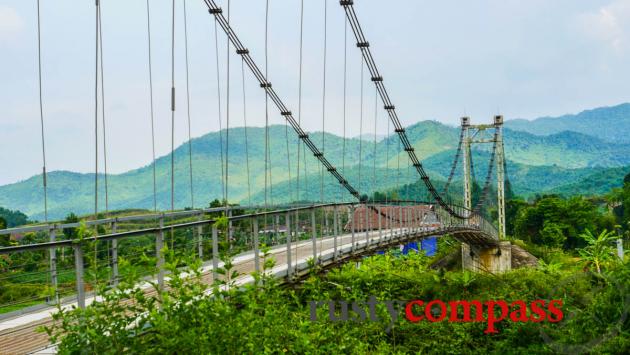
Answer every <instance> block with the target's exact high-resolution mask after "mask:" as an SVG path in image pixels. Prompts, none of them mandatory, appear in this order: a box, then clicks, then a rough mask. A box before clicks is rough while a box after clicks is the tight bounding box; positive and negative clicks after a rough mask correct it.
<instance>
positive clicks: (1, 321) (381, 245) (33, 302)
mask: <svg viewBox="0 0 630 355" xmlns="http://www.w3.org/2000/svg"><path fill="white" fill-rule="evenodd" d="M200 1H201V0H200ZM101 3H102V1H99V0H96V3H95V25H96V26H95V39H96V40H95V48H96V55H95V72H94V75H95V87H94V100H95V111H94V128H95V133H94V134H95V137H94V143H95V146H94V149H95V159H94V163H95V179H94V214H93V216H92V217H86V218H84V221H83V222H54V221H49V220H48V196H47V178H46V176H47V169H46V149H45V148H46V144H45V142H46V140H45V137H46V135H45V133H46V131H45V125H44V116H45V115H44V110H43V103H42V100H41V95H42V93H41V81H42V71H41V63H42V56H41V49H40V51H39V63H40V65H39V79H40V80H39V82H40V92H39V95H40V96H39V97H40V118H41V127H42V129H41V144H42V158H43V169H42V177H43V178H42V187H43V196H42V201H43V206H44V212H45V213H44V221H43V223H38V224H35V225H28V226H22V227H15V228H9V229H4V230H0V236H17V235H20V236H23V235H35V236H38V237H40V238H39V239H38V238H34V241H31V242H29V241H26V242H24V241H21V242H19V243H15V244H16V245H11V246H4V247H0V260H6V261H7V263H6V267H3V268H0V270H1V271H2V273H1V274H0V285H3V284H7V285H9V284H10V285H13V286H12V287H26V286H27V285H31V284H33V283H34V282H40V283H43V284H45V285H46V292H44V294H41V293H39V294H32V295H31V296H30V297H20V296H8V297H5V300H4V302H3V304H0V306H3V307H7V308H10V309H12V311H11V312H7V313H5V314H0V349H2V352H9V353H30V352H37V351H41V350H42V349H44V350H43V351H46V350H45V349H47V347H48V346H49V345H50V344H48V337H47V335H46V334H44V333H38V332H37V331H36V328H37V327H39V326H41V325H45V324H49V323H50V322H52V318H51V312H54V310H55V306H56V305H61V306H62V307H73V306H76V307H86V306H88V305H89V304H90V303H91V302H94V301H98V299H99V295H98V292H97V290H98V289H99V288H98V286H99V285H103V284H105V285H107V286H108V287H112V288H114V287H116V285H117V283H118V282H119V281H120V280H121V279H122V278H123V277H124V272H125V271H124V267H122V266H121V260H125V261H126V262H128V263H132V264H133V263H135V264H137V265H139V267H141V268H143V269H142V270H144V277H145V280H146V281H152V280H153V281H155V282H156V284H157V285H158V288H163V287H165V282H166V281H165V280H168V274H167V273H166V271H165V267H164V265H165V262H166V260H165V251H166V250H169V251H173V252H176V253H179V254H180V255H187V256H194V257H196V258H199V259H201V261H202V263H203V275H204V280H207V282H208V283H212V282H213V281H214V280H217V279H219V278H221V277H222V276H221V275H220V274H219V273H218V270H219V269H220V268H221V267H222V266H223V265H224V264H223V261H222V260H221V259H222V258H221V255H222V253H224V252H230V253H231V254H233V255H234V260H233V263H234V265H235V268H236V270H238V271H239V272H240V273H241V274H242V275H243V276H241V277H239V278H238V280H236V281H237V284H243V283H247V282H251V281H252V280H253V278H252V276H251V273H253V272H260V271H261V270H262V262H263V261H261V248H263V247H265V246H266V247H269V248H270V249H269V254H270V255H271V256H272V257H273V258H274V259H275V260H276V266H275V267H274V268H273V269H272V270H270V272H271V273H272V274H273V275H275V276H276V277H278V278H281V279H282V280H284V282H294V281H296V280H298V279H299V278H301V277H303V276H304V275H306V274H308V273H309V272H310V270H311V268H312V267H314V266H316V267H318V268H326V267H332V266H334V265H338V264H340V263H344V262H347V261H350V260H357V259H358V258H361V257H363V256H365V255H369V254H373V253H376V252H379V251H384V250H389V249H393V248H397V247H399V246H400V245H402V244H405V243H409V242H413V241H418V240H421V239H423V238H427V237H433V236H443V235H450V236H452V237H454V238H455V239H457V240H458V241H460V242H462V243H463V248H462V264H463V266H464V267H466V268H469V269H472V270H480V271H484V272H501V271H504V270H508V269H509V268H510V259H509V258H510V255H509V248H507V249H506V245H505V243H507V244H508V246H509V242H505V241H504V239H505V223H506V221H505V207H504V199H505V185H506V181H507V172H506V169H505V157H504V153H503V136H502V126H503V118H502V116H495V117H494V118H493V120H492V121H491V122H490V123H489V124H477V125H475V124H472V123H471V120H470V118H468V117H463V118H462V119H461V131H460V135H459V142H458V146H457V150H456V153H455V155H454V157H453V162H452V164H451V166H450V169H449V170H450V172H449V174H448V177H447V179H446V181H445V182H444V183H443V186H441V187H440V188H438V187H437V186H436V185H437V184H434V180H432V179H431V178H430V177H429V175H428V173H427V170H426V169H425V166H424V165H423V164H422V163H421V160H420V157H419V156H418V155H417V154H416V149H415V148H414V147H413V145H412V142H411V141H410V139H409V137H408V136H407V132H406V130H405V127H404V126H403V125H402V124H401V122H400V120H399V118H398V114H397V109H396V107H395V106H394V104H393V102H392V100H391V98H390V96H389V93H388V91H387V89H386V86H385V80H384V77H383V75H382V74H381V72H380V71H379V69H378V67H377V64H376V63H377V62H376V61H375V59H374V57H373V55H372V47H371V46H370V43H369V42H368V40H367V38H366V36H365V34H364V31H363V29H362V27H361V24H360V21H359V18H358V16H357V13H356V11H355V6H354V3H353V1H352V0H342V1H339V2H338V5H339V6H340V11H342V12H343V14H344V19H345V20H344V22H345V23H344V26H345V29H346V31H345V38H344V42H345V43H344V44H345V48H344V56H343V61H344V63H343V65H344V70H345V69H346V68H347V53H346V52H347V51H348V50H352V49H353V47H354V48H355V49H356V50H357V51H358V52H359V53H360V55H361V58H362V59H361V108H360V113H361V114H360V116H359V120H360V127H361V129H363V126H364V123H365V122H364V115H363V91H364V81H366V82H368V83H369V82H371V83H372V84H373V85H374V90H375V98H374V100H375V101H374V104H375V106H374V127H375V132H374V141H375V142H376V126H377V119H378V111H380V110H383V111H385V113H386V119H385V120H386V121H387V127H388V132H387V133H388V134H391V133H392V132H391V131H390V125H391V126H393V133H394V135H393V137H394V138H395V141H397V147H396V148H392V152H391V157H394V156H395V155H397V154H399V153H404V154H405V155H406V158H407V162H408V166H407V167H408V171H410V170H411V171H414V170H415V174H417V179H418V181H419V185H418V186H421V187H422V188H423V192H422V193H419V194H418V196H413V198H411V199H406V200H402V199H400V198H394V196H392V195H390V194H387V193H385V194H383V196H384V198H383V199H379V198H377V196H378V194H377V193H376V192H377V191H376V189H375V186H376V166H377V165H378V166H383V165H385V166H386V167H387V169H389V164H390V162H389V160H390V151H389V149H390V147H389V146H390V144H389V141H388V143H387V154H386V157H385V164H383V163H382V162H377V159H379V155H378V154H376V153H375V151H374V152H372V154H369V153H370V152H365V151H364V150H363V148H362V146H361V143H359V144H360V146H359V151H358V153H359V156H358V157H357V156H351V155H350V153H348V152H346V147H345V140H344V146H343V152H342V157H341V159H339V157H329V156H328V155H326V141H325V135H324V131H325V128H326V116H327V115H326V112H327V111H326V85H327V83H326V61H327V60H328V54H327V52H326V51H327V47H326V40H327V21H328V20H327V16H328V14H329V12H331V11H332V10H331V9H328V8H327V6H328V3H329V2H328V1H324V2H322V6H324V28H323V33H324V36H323V38H324V53H323V62H324V66H323V68H324V73H323V79H322V87H323V93H322V117H321V118H322V121H321V123H322V133H321V137H320V139H316V138H317V137H315V136H314V135H311V134H309V133H308V132H307V131H305V130H304V129H303V127H302V121H301V117H302V66H303V65H302V64H303V61H302V57H303V49H302V41H303V39H302V37H303V36H302V31H303V19H304V2H303V1H302V3H301V7H300V48H299V52H298V56H299V68H300V73H299V78H300V80H299V89H298V91H299V94H298V105H297V111H296V113H295V114H294V113H293V111H292V110H291V108H290V107H289V106H287V105H286V104H285V101H284V100H283V97H282V96H281V94H280V93H278V92H276V89H275V88H274V86H273V85H272V81H271V78H270V77H269V76H268V75H267V74H268V70H267V67H268V63H267V61H268V60H267V57H268V55H267V50H268V45H267V37H268V34H267V26H268V15H269V14H268V12H269V11H268V1H267V11H266V13H265V53H264V58H265V60H264V66H263V67H261V66H259V63H258V62H256V61H255V60H254V53H250V50H249V49H248V47H247V46H246V45H245V43H243V42H242V41H241V39H240V38H239V36H238V28H234V27H233V26H231V24H230V16H229V7H230V5H229V4H230V2H229V1H227V8H222V7H220V6H219V5H218V4H217V2H216V1H214V0H203V3H204V4H205V5H206V6H207V11H208V14H209V16H210V17H209V18H208V21H212V22H210V23H213V24H214V30H215V32H214V38H215V47H216V55H217V83H216V84H217V92H218V94H219V98H220V95H221V86H222V85H221V83H220V80H219V75H218V72H219V70H221V68H220V66H219V59H218V56H219V50H218V48H219V43H218V41H219V38H220V36H225V38H226V39H227V51H228V54H227V58H226V59H227V60H226V66H227V68H226V70H227V71H228V72H229V70H230V69H229V65H230V57H231V56H232V55H236V56H237V57H239V58H240V61H241V72H242V74H243V92H245V84H244V83H245V71H246V70H248V71H249V72H250V74H251V76H252V78H253V80H254V82H256V83H257V84H258V86H259V88H260V90H262V91H263V92H264V96H265V123H266V124H265V131H264V134H265V137H264V141H265V147H264V169H263V170H264V171H250V151H249V147H248V135H247V121H246V115H245V114H244V129H245V141H244V149H245V152H246V157H247V159H246V162H245V164H246V171H247V177H246V181H247V190H248V199H247V200H248V202H249V203H247V204H242V205H238V204H235V203H234V202H232V201H231V200H230V195H229V191H230V189H229V186H230V184H234V182H231V181H230V170H229V168H230V160H229V152H230V136H229V132H230V112H229V107H230V106H229V104H228V105H227V106H226V107H225V108H226V110H225V111H226V112H223V113H224V114H225V116H226V120H225V124H226V127H225V128H226V129H225V130H221V136H220V137H221V144H220V148H221V149H220V161H221V164H220V166H214V167H213V169H214V170H216V171H220V176H221V194H220V195H219V196H208V197H207V198H208V200H212V199H215V198H216V199H220V202H221V205H220V206H216V207H212V208H195V206H196V205H195V197H196V196H198V195H196V194H195V191H194V190H193V172H194V170H193V168H194V166H193V159H192V148H191V146H190V144H191V143H190V139H189V140H188V143H187V144H188V148H189V149H188V153H189V156H188V173H189V175H188V176H187V179H188V180H189V181H190V183H189V185H190V186H189V187H190V190H189V191H187V193H189V195H190V208H187V209H184V210H177V209H176V208H175V205H176V204H175V196H176V192H175V179H176V176H177V171H176V168H175V163H174V161H175V157H174V151H175V143H174V135H173V130H174V125H175V112H176V108H179V106H180V104H178V105H177V106H176V88H175V69H174V66H175V64H174V62H175V26H176V21H175V12H176V9H177V10H178V9H179V7H177V6H178V5H181V6H182V7H181V9H182V10H183V15H184V23H183V26H184V33H185V34H187V31H188V29H187V22H186V1H181V2H179V1H173V2H172V12H173V13H172V24H171V26H172V36H173V37H172V43H171V60H172V62H171V63H172V66H171V69H172V71H171V84H172V85H171V105H170V106H171V107H170V108H171V110H170V113H171V123H172V126H171V127H172V130H171V153H170V209H169V210H165V211H160V210H159V209H158V201H157V200H158V198H157V189H158V186H157V185H158V183H157V178H156V164H152V170H153V196H148V198H149V199H152V200H153V211H152V212H144V213H142V214H137V213H136V214H120V213H116V211H111V210H110V209H109V203H108V201H109V197H110V196H109V190H108V179H107V176H108V171H107V144H108V141H107V140H106V139H105V123H106V115H105V108H104V88H103V76H104V75H103V50H102V29H101V17H102V14H101V6H102V4H101ZM331 3H332V2H331ZM146 10H147V12H146V14H147V17H146V23H147V39H148V62H147V64H148V68H149V74H150V75H149V87H150V92H151V106H150V123H151V133H152V151H153V157H152V158H153V161H154V162H155V160H156V157H155V135H154V132H153V124H154V117H153V114H154V107H153V86H152V85H153V84H152V67H151V56H152V54H151V12H150V4H149V1H147V2H146ZM39 16H40V12H39V1H38V30H39V29H40V25H39ZM187 41H188V40H187V37H185V50H186V52H185V59H186V97H187V101H188V102H187V105H186V104H185V105H184V106H186V107H187V110H186V111H187V119H188V135H189V138H191V133H190V107H189V93H188V42H187ZM38 45H40V40H39V37H38ZM40 48H41V47H40ZM261 68H264V70H263V69H261ZM227 78H228V79H227V82H226V83H223V84H224V85H223V86H224V87H225V89H226V92H225V95H226V96H227V100H228V103H229V93H230V83H229V75H227ZM346 81H347V76H346V73H345V72H344V78H343V86H344V100H343V102H344V112H343V120H344V139H345V126H346V119H347V117H346V116H347V115H346V97H345V95H346V86H347V82H346ZM329 84H330V83H329ZM219 103H220V99H219ZM377 103H380V105H377ZM243 107H244V112H246V109H245V107H246V102H245V95H244V94H243ZM218 109H219V115H218V116H219V124H220V125H222V120H221V117H222V114H223V113H222V112H221V111H220V110H221V107H220V105H219V107H218ZM272 115H279V116H281V117H282V118H284V120H285V128H286V130H285V133H286V150H287V154H286V159H287V171H288V172H289V183H290V186H292V190H291V191H290V196H289V197H288V198H287V199H285V200H286V202H283V203H278V202H277V201H276V202H275V203H274V201H273V196H274V195H273V193H272V189H273V186H274V185H273V184H272V182H273V176H272V171H271V159H272V158H274V159H278V158H280V157H275V156H273V157H272V154H271V148H270V146H269V118H270V116H272ZM232 124H233V122H232ZM100 125H102V127H103V131H102V132H100V133H101V134H102V141H100V140H99V127H100ZM291 130H292V132H291ZM361 133H362V132H361ZM289 135H295V136H297V138H298V143H297V146H296V147H293V148H294V149H296V150H297V155H296V156H297V160H296V161H293V162H292V161H291V159H290V157H291V154H290V153H289V150H290V148H291V147H290V144H289ZM392 141H394V139H392ZM99 142H101V143H102V146H100V147H99V144H100V143H99ZM109 144H111V140H110V141H109ZM117 144H118V143H117ZM476 144H477V145H482V144H489V145H491V148H489V149H488V150H489V152H490V158H489V161H488V167H487V170H486V176H485V180H484V181H483V183H482V184H481V187H480V189H479V191H478V193H477V194H476V196H475V191H474V186H476V185H477V182H476V175H475V168H474V163H473V154H472V151H473V150H472V147H473V145H476ZM374 146H375V145H374ZM99 149H102V150H100V151H99ZM374 149H375V150H376V148H374ZM100 154H103V155H104V157H105V159H104V161H105V164H104V166H103V167H102V169H101V170H99V157H100ZM307 154H308V155H309V156H312V158H314V160H315V161H317V164H318V171H319V183H320V184H319V188H320V191H319V192H320V200H319V201H304V199H301V198H300V195H301V194H302V195H303V196H304V195H305V191H304V190H305V189H307V188H308V186H309V185H308V184H307V183H306V182H305V181H304V180H305V179H306V178H307V176H308V175H307V174H306V171H307V170H306V164H307V161H308V159H307ZM312 158H310V159H311V161H312ZM366 159H371V160H372V161H370V162H367V163H366ZM339 160H341V161H342V165H341V167H337V166H335V165H334V164H333V163H332V161H339ZM346 161H348V162H350V161H356V162H358V167H357V168H358V178H357V179H350V178H348V176H347V174H346V173H347V171H348V166H347V165H350V164H346ZM292 163H293V164H294V165H292ZM300 164H302V166H300ZM460 164H461V166H459V165H460ZM370 166H371V168H372V174H370V171H369V170H370V169H369V168H370ZM458 166H459V169H458ZM301 169H303V170H302V171H301ZM100 171H103V173H104V174H103V176H104V179H99V172H100ZM458 171H461V175H462V177H463V191H458V193H453V190H454V188H453V186H454V180H455V175H456V173H457V172H458ZM291 172H293V173H294V174H295V175H294V176H295V179H291ZM300 173H302V176H300ZM260 175H264V204H260V205H255V204H252V203H251V180H252V179H253V178H254V177H255V176H260ZM370 175H371V176H370ZM392 175H393V174H392ZM180 176H181V175H180ZM493 177H496V181H494V179H493ZM388 178H389V179H392V180H394V179H399V178H400V155H398V156H397V174H396V176H388ZM325 179H333V181H335V183H336V184H337V186H336V187H335V186H333V187H332V189H333V190H334V191H333V193H334V195H336V196H338V198H337V200H336V201H326V200H325V198H324V196H326V194H325V189H328V188H329V186H330V185H329V184H325V183H324V181H325ZM103 180H104V181H103ZM370 180H371V183H372V185H371V190H370V189H364V190H361V189H359V188H358V187H359V186H362V187H363V186H370V182H369V181H370ZM232 181H233V180H232ZM240 181H242V180H239V182H237V183H242V182H240ZM398 181H399V180H398ZM493 181H494V182H495V183H494V184H493ZM102 183H104V192H105V196H104V197H105V206H104V209H101V208H102V207H103V206H102V205H99V201H101V200H102V197H103V196H100V197H99V191H102V188H103V186H99V184H102ZM392 185H394V186H396V185H397V184H396V183H394V184H392ZM398 185H399V182H398ZM493 185H495V186H496V194H497V195H496V197H493V196H492V194H493ZM460 196H461V197H460ZM197 199H198V198H197ZM460 199H461V201H462V202H461V203H457V202H454V201H460ZM197 204H198V201H197ZM490 204H492V205H493V206H495V208H496V215H497V217H496V220H492V219H490V218H489V217H488V216H489V214H488V211H487V210H488V208H487V207H488V205H490ZM86 231H87V232H86ZM41 238H44V240H42V239H41ZM2 258H4V259H2ZM0 265H1V264H0ZM146 292H147V293H148V294H151V293H154V292H155V289H152V288H151V287H149V286H148V285H147V287H146Z"/></svg>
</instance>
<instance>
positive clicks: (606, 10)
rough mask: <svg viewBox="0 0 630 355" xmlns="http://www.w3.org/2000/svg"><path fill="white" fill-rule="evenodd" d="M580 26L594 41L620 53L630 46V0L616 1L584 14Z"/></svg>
mask: <svg viewBox="0 0 630 355" xmlns="http://www.w3.org/2000/svg"><path fill="white" fill-rule="evenodd" d="M578 25H579V26H580V27H581V29H582V30H583V31H584V33H585V34H586V35H588V36H589V37H591V38H592V39H595V40H598V41H601V42H603V43H605V44H606V45H607V46H608V47H610V48H612V49H613V50H615V51H617V52H620V51H622V50H624V49H626V48H627V47H628V44H629V36H630V0H616V1H613V2H611V3H610V4H608V5H606V6H603V7H601V8H599V9H598V10H597V11H596V12H591V13H586V14H582V15H580V16H578Z"/></svg>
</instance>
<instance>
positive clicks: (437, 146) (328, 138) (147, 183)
mask: <svg viewBox="0 0 630 355" xmlns="http://www.w3.org/2000/svg"><path fill="white" fill-rule="evenodd" d="M221 133H222V134H223V140H224V142H225V134H226V132H225V131H223V132H221ZM407 134H408V137H409V140H410V142H411V143H412V145H413V146H414V148H415V149H416V153H417V154H418V156H419V157H420V159H421V160H422V161H423V163H424V165H425V167H426V168H427V170H428V172H429V173H430V175H431V177H432V179H434V180H435V181H436V183H435V184H436V186H441V183H442V182H443V181H445V180H446V177H447V176H448V174H449V172H450V166H451V163H452V160H453V157H454V154H455V149H456V148H457V140H458V137H459V128H457V127H451V126H446V125H443V124H441V123H438V122H435V121H423V122H419V123H417V124H414V125H412V126H410V127H408V128H407ZM247 137H248V144H247V149H248V152H249V154H246V146H245V129H244V128H242V127H241V128H231V129H230V130H229V141H230V149H229V154H228V160H229V167H228V176H229V177H228V180H229V191H228V198H229V200H230V201H231V202H241V203H248V201H249V200H250V199H251V201H252V203H264V201H265V192H264V191H265V174H264V171H265V158H264V147H265V145H264V129H263V128H259V127H250V128H248V129H247ZM269 137H270V143H269V144H270V167H271V174H270V175H271V176H270V177H268V179H269V180H270V181H269V182H268V186H270V187H269V188H268V192H267V200H268V202H269V203H271V202H272V201H273V202H275V203H278V202H287V201H292V200H295V199H296V198H299V199H300V200H319V199H320V198H321V195H320V189H321V184H322V181H320V174H321V165H320V164H319V162H318V161H316V159H315V158H314V157H313V156H312V154H311V153H310V151H307V152H306V154H304V150H303V148H304V147H303V146H302V147H301V148H300V149H301V154H300V157H299V159H298V154H297V149H298V148H297V147H298V139H297V137H296V135H295V133H294V132H293V131H292V130H291V128H288V129H287V128H286V127H285V126H283V125H275V126H271V127H270V131H269ZM310 137H311V139H312V140H313V142H314V143H315V144H316V145H317V146H318V147H320V149H322V147H323V151H324V153H325V156H326V157H327V158H328V159H329V161H330V162H331V163H332V164H333V165H334V166H336V167H337V169H338V170H339V171H340V172H341V173H342V174H344V175H346V176H347V179H348V181H349V182H350V183H351V184H352V185H353V186H354V187H355V188H357V189H358V190H359V191H360V192H362V193H367V192H369V191H372V190H374V189H377V190H385V189H388V188H392V187H394V186H396V185H397V184H398V183H400V184H404V183H408V182H412V181H415V180H417V173H416V172H415V171H414V169H413V168H411V169H409V168H408V158H407V154H406V152H404V151H403V152H401V151H400V146H399V139H398V137H397V135H392V136H389V137H387V138H384V139H382V140H380V141H378V142H377V143H376V145H374V143H373V141H366V140H360V139H357V138H351V139H346V140H345V144H344V139H343V138H342V137H338V136H336V135H333V134H329V133H326V134H324V137H323V139H324V141H325V145H323V144H322V134H321V132H319V133H318V132H314V133H310ZM220 142H221V136H220V134H219V132H211V133H208V134H206V135H204V136H202V137H199V138H195V139H193V140H192V141H191V145H192V158H193V159H192V160H193V191H194V200H195V201H194V202H195V203H194V206H195V207H200V206H206V205H207V204H208V202H209V201H211V200H213V199H215V198H221V197H222V194H223V192H222V191H223V188H222V179H221V176H222V164H221V157H220V154H219V152H220V151H221V143H220ZM287 145H288V149H289V154H288V156H289V158H290V159H289V161H287ZM344 146H345V155H344V154H343V152H344ZM488 150H489V145H486V147H481V148H479V149H476V150H475V151H474V155H473V160H474V161H475V165H476V167H477V168H476V175H477V177H478V180H483V178H485V174H486V173H485V170H486V169H487V161H488V157H489V152H488ZM629 151H630V145H624V144H613V143H607V142H605V141H602V140H599V139H596V138H592V137H588V136H585V135H583V134H579V133H574V132H562V133H558V134H554V135H550V136H536V135H533V134H530V133H526V132H518V131H513V130H510V129H506V130H505V152H506V156H507V159H508V166H507V167H508V172H509V177H510V179H511V182H512V184H513V187H514V190H515V191H516V192H517V193H519V194H523V195H528V194H533V193H537V192H540V191H547V190H552V189H561V188H563V189H565V187H563V186H567V184H571V183H576V182H578V181H581V180H583V179H587V178H588V176H589V175H591V174H593V173H596V172H600V171H605V169H606V168H610V167H620V166H625V165H630V156H628V154H627V152H629ZM360 155H361V159H359V156H360ZM375 155H376V162H377V165H376V166H374V159H373V157H374V156H375ZM248 157H249V159H248ZM174 160H175V177H174V180H175V196H174V203H175V208H184V207H190V206H191V205H192V203H191V198H190V170H189V163H188V144H187V143H185V144H183V145H181V146H179V147H178V148H177V149H176V150H175V152H174ZM298 162H299V164H300V186H301V188H300V196H297V190H296V186H297V165H298ZM359 162H361V164H359ZM248 163H249V164H248ZM305 163H306V164H305ZM248 166H249V184H248V173H247V172H248ZM289 167H290V169H289ZM155 168H156V187H157V189H156V199H157V207H158V209H170V199H171V190H170V186H171V174H170V155H167V156H163V157H160V158H158V159H157V160H156V162H155ZM344 168H345V169H344ZM602 169H604V170H602ZM375 173H376V178H374V174H375ZM398 176H400V177H399V178H398ZM460 176H461V165H460V167H459V168H458V169H457V174H456V176H455V179H459V178H460ZM98 180H99V191H98V192H99V207H98V208H99V211H103V210H105V189H104V182H105V179H104V176H103V175H99V177H98ZM41 181H42V178H41V175H38V176H33V177H31V178H29V179H26V180H24V181H20V182H17V183H14V184H9V185H5V186H0V206H4V207H6V208H9V209H17V210H20V211H22V212H24V213H26V214H27V215H29V216H30V217H31V218H32V219H40V220H41V219H43V202H42V187H41ZM323 184H324V185H325V188H324V190H325V195H324V199H325V200H339V199H348V198H350V196H349V194H347V193H346V192H344V191H341V190H339V187H338V186H339V184H338V183H337V182H336V181H335V180H334V179H333V178H332V177H331V176H330V174H328V172H326V171H324V180H323ZM248 186H249V188H248ZM335 186H337V188H335ZM566 189H570V188H569V187H566ZM567 191H569V190H567ZM250 192H251V198H250ZM48 194H49V198H48V201H49V216H50V218H52V219H56V218H62V217H64V216H65V215H66V214H67V213H69V212H75V213H78V214H83V213H91V212H93V211H94V174H79V173H73V172H67V171H54V172H50V173H49V175H48ZM107 196H108V208H109V209H110V210H115V209H124V208H149V209H151V208H153V166H152V165H149V166H144V167H141V168H139V169H135V170H132V171H128V172H125V173H122V174H113V175H108V191H107ZM422 197H424V196H422Z"/></svg>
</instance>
